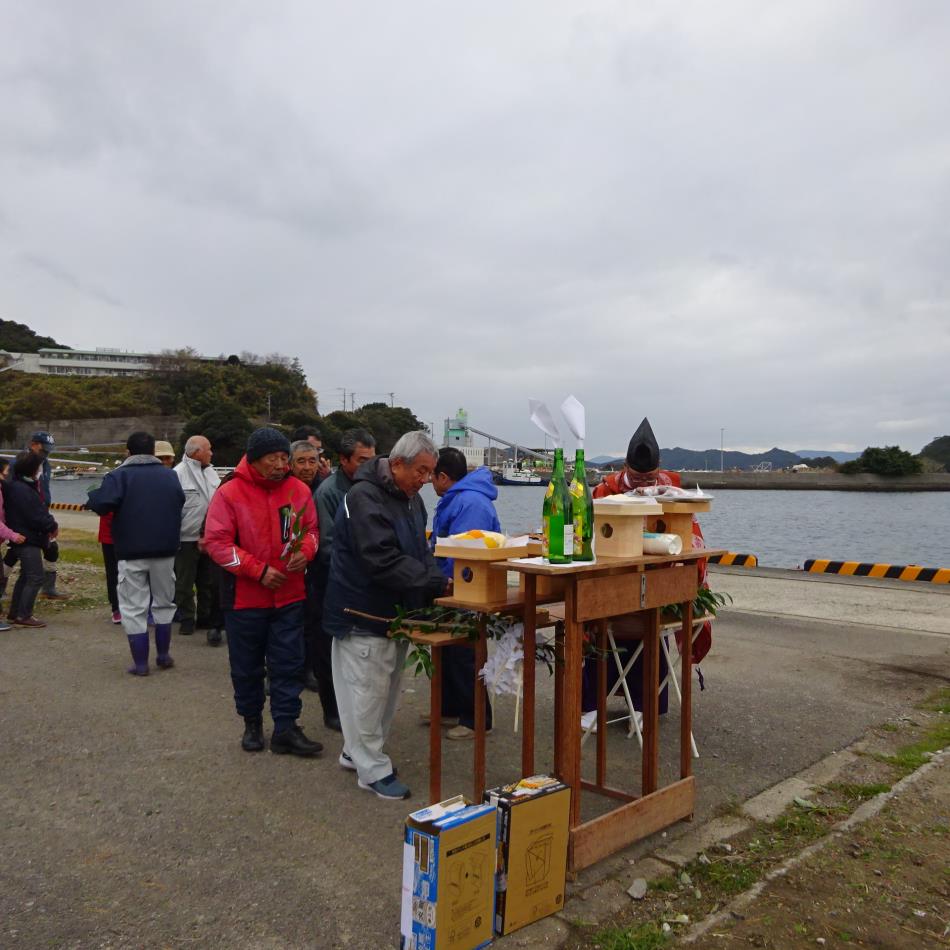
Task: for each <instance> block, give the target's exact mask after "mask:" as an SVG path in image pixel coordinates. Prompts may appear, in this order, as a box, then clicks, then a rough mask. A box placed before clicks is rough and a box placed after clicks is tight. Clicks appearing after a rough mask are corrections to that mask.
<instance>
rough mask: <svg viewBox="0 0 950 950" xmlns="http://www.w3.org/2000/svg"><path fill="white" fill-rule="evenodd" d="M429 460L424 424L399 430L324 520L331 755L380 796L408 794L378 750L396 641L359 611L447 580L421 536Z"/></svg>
mask: <svg viewBox="0 0 950 950" xmlns="http://www.w3.org/2000/svg"><path fill="white" fill-rule="evenodd" d="M437 461H438V450H437V449H436V447H435V445H434V443H433V442H432V440H431V439H430V438H429V437H428V435H426V433H424V432H408V433H406V435H404V436H402V438H401V439H399V441H398V442H397V443H396V444H395V445H394V446H393V448H392V451H391V452H390V453H389V457H388V458H384V457H379V458H375V459H371V460H370V461H368V462H365V463H364V464H363V465H361V466H360V467H359V469H357V471H356V477H355V478H354V485H353V487H352V488H351V489H350V490H349V492H348V493H347V494H346V496H345V498H344V499H343V504H342V505H341V506H340V509H339V511H338V512H337V517H336V523H335V525H334V532H333V536H334V540H333V552H332V554H331V558H330V582H329V584H328V586H327V594H326V600H325V602H324V614H323V627H324V630H325V631H326V632H327V633H329V634H331V635H332V636H333V638H334V639H333V648H332V649H333V683H334V686H335V687H336V695H337V704H338V706H339V711H340V722H341V724H342V726H343V740H344V742H343V753H342V755H341V756H340V765H342V766H343V767H344V768H347V769H352V770H353V771H355V772H356V773H357V775H358V777H359V786H360V788H365V789H368V790H369V791H372V792H375V793H376V794H377V795H378V796H379V797H380V798H387V799H402V798H408V797H409V794H410V793H409V789H408V788H407V787H406V786H405V785H404V784H403V783H402V782H400V781H399V780H398V779H397V778H396V774H395V771H396V770H395V769H394V768H393V764H392V761H391V760H390V758H389V756H388V755H387V754H386V753H385V752H384V751H383V745H384V744H385V742H386V738H387V736H388V735H389V729H390V726H391V725H392V720H393V716H394V715H395V712H396V703H397V701H398V699H399V682H400V679H401V677H402V668H403V664H404V662H405V657H406V643H405V642H399V643H396V642H394V641H392V640H390V639H389V638H388V637H387V636H386V633H387V626H388V625H387V623H385V622H384V621H383V620H378V621H375V620H371V619H368V617H379V618H389V617H394V616H395V614H396V608H397V607H402V608H403V609H405V610H412V609H414V608H418V607H424V606H426V605H427V604H428V603H430V602H431V600H432V598H433V597H437V596H439V595H440V594H443V593H445V592H446V591H447V590H448V589H449V588H450V587H451V583H452V582H451V581H450V580H446V578H445V577H444V576H443V575H442V572H441V571H440V570H439V568H438V566H437V565H436V563H435V560H434V558H433V557H432V554H431V553H430V552H429V548H428V545H427V544H426V533H425V532H426V510H425V505H423V503H422V499H421V498H419V490H420V489H421V488H422V486H423V485H425V483H426V482H428V481H429V480H430V479H431V477H432V470H433V469H434V468H435V464H436V462H437ZM350 611H356V612H357V613H356V614H354V613H350ZM360 615H368V617H367V616H360Z"/></svg>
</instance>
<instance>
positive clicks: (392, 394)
mask: <svg viewBox="0 0 950 950" xmlns="http://www.w3.org/2000/svg"><path fill="white" fill-rule="evenodd" d="M395 395H396V394H395V393H390V394H389V408H390V409H392V408H393V397H394V396H395Z"/></svg>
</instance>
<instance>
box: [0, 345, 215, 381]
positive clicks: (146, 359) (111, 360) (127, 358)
mask: <svg viewBox="0 0 950 950" xmlns="http://www.w3.org/2000/svg"><path fill="white" fill-rule="evenodd" d="M195 358H196V359H198V360H201V361H202V362H210V363H223V362H225V361H226V360H225V357H220V356H199V357H195ZM167 359H168V357H167V356H162V355H160V354H157V353H132V352H129V351H126V350H114V349H107V348H104V347H103V348H99V349H95V350H67V349H53V348H50V347H44V348H42V349H40V350H39V351H38V352H36V353H8V352H7V351H6V350H0V362H2V363H3V364H5V365H4V366H3V368H4V369H13V370H19V371H20V372H21V373H40V374H43V375H47V376H141V375H143V374H145V373H153V372H155V371H156V370H159V369H161V368H162V366H163V364H164V363H165V361H166V360H167Z"/></svg>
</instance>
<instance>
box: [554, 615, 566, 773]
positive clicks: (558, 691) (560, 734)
mask: <svg viewBox="0 0 950 950" xmlns="http://www.w3.org/2000/svg"><path fill="white" fill-rule="evenodd" d="M565 659H566V657H565V651H564V624H563V622H562V623H556V624H555V625H554V774H555V775H557V776H560V775H561V774H562V773H563V771H564V768H563V766H564V663H565Z"/></svg>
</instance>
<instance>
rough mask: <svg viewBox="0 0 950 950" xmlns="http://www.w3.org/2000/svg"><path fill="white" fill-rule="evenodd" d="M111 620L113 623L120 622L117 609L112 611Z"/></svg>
mask: <svg viewBox="0 0 950 950" xmlns="http://www.w3.org/2000/svg"><path fill="white" fill-rule="evenodd" d="M112 622H113V623H122V614H121V613H119V611H118V610H113V611H112Z"/></svg>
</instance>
